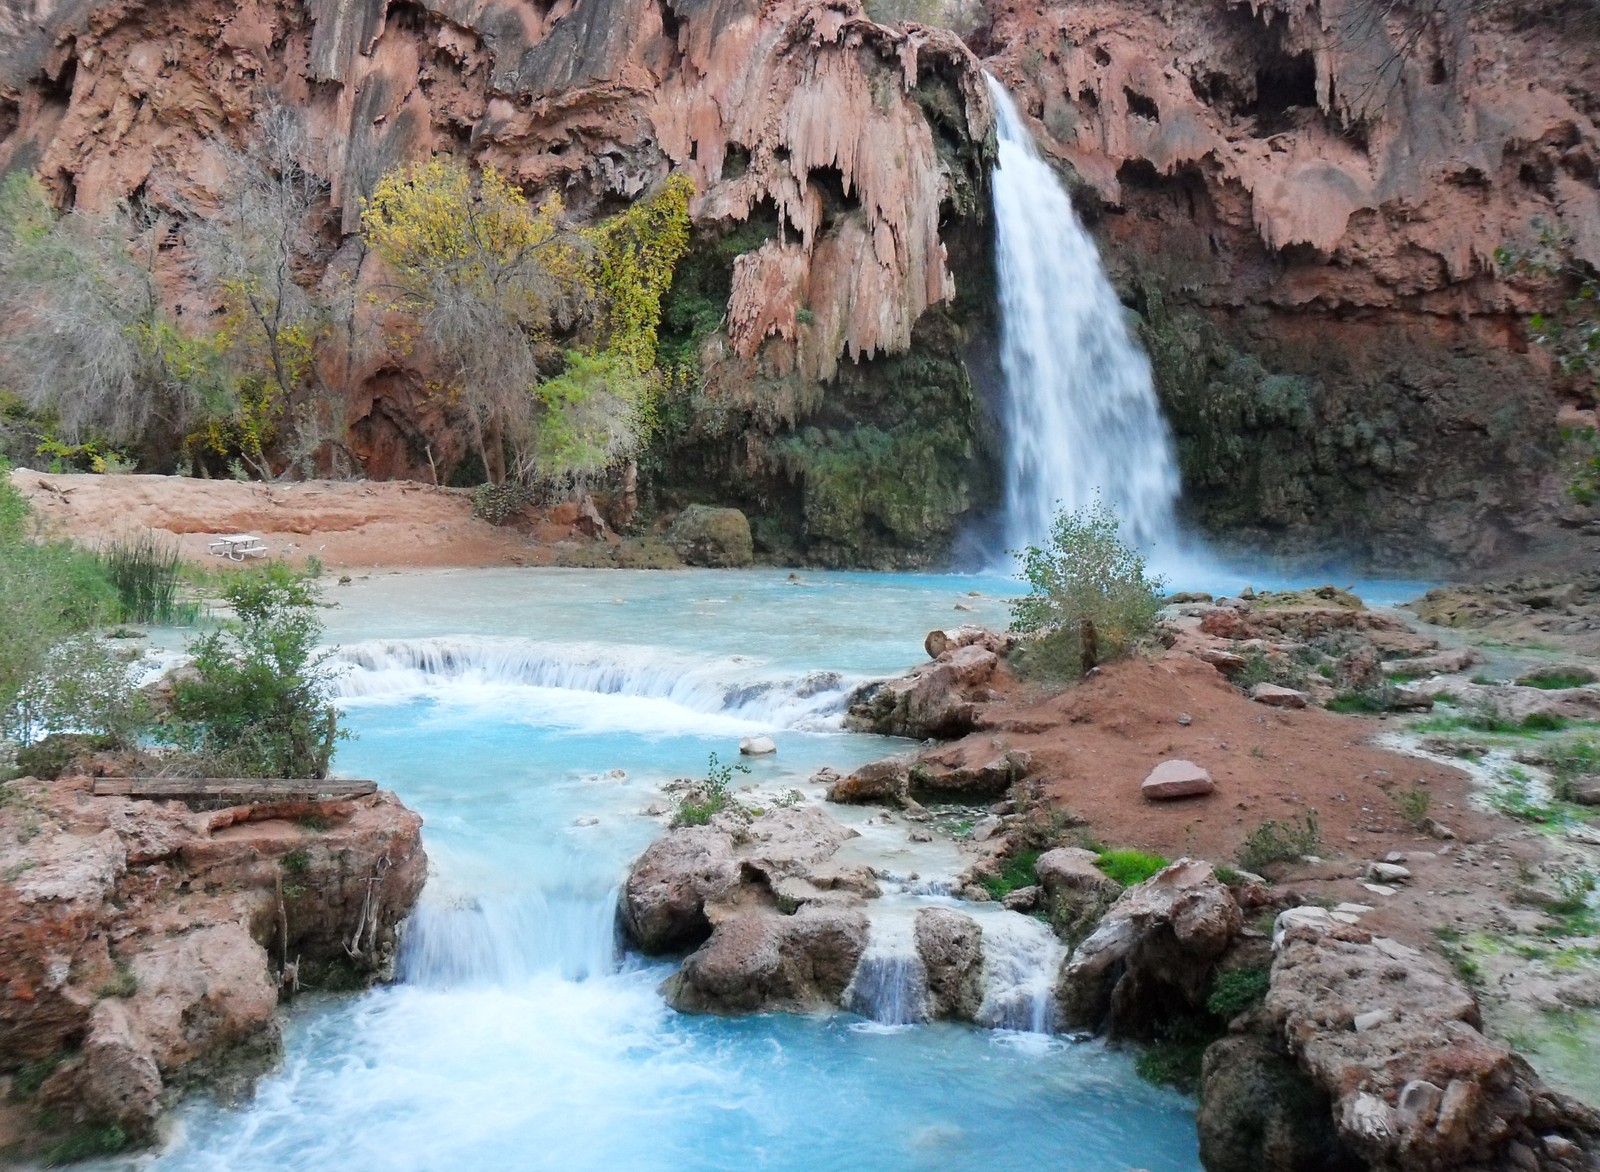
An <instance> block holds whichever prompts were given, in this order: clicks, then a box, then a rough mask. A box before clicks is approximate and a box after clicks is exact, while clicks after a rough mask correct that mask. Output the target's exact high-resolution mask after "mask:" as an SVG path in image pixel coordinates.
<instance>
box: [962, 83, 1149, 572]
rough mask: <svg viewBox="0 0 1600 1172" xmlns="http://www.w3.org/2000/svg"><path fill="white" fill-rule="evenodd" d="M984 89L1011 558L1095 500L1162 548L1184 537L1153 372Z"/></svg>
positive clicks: (1003, 111)
mask: <svg viewBox="0 0 1600 1172" xmlns="http://www.w3.org/2000/svg"><path fill="white" fill-rule="evenodd" d="M985 76H986V77H987V80H988V83H989V91H990V94H991V95H992V97H993V98H994V104H995V112H996V115H997V130H998V137H999V148H1000V160H999V164H998V166H996V168H995V171H994V176H993V187H994V214H995V268H996V272H997V276H998V279H999V290H1000V317H1001V347H1000V362H1001V368H1002V370H1003V371H1004V374H1005V383H1006V393H1005V408H1004V424H1005V432H1006V451H1007V457H1006V500H1005V508H1006V514H1005V538H1006V542H1007V546H1006V547H1007V548H1008V549H1022V548H1024V547H1025V546H1027V545H1029V544H1037V543H1039V542H1041V541H1042V540H1043V539H1044V538H1045V537H1046V536H1047V535H1048V533H1049V531H1050V526H1051V522H1052V520H1053V519H1054V517H1055V514H1056V511H1057V510H1058V509H1067V510H1076V509H1080V508H1082V507H1084V506H1085V505H1088V504H1090V503H1091V502H1092V501H1093V499H1094V497H1095V495H1096V493H1098V494H1099V495H1100V497H1101V499H1103V500H1104V501H1105V502H1106V503H1107V504H1108V505H1110V506H1111V507H1112V508H1114V509H1115V510H1116V513H1117V516H1118V517H1119V518H1120V519H1121V521H1122V526H1123V531H1124V533H1125V534H1126V535H1127V536H1128V538H1129V539H1130V540H1132V541H1134V542H1136V543H1137V544H1139V545H1141V546H1145V547H1149V546H1152V545H1164V544H1165V543H1167V542H1169V541H1171V540H1172V538H1173V535H1174V533H1175V531H1176V526H1175V522H1174V519H1173V505H1174V503H1175V502H1176V500H1177V498H1178V490H1179V482H1178V469H1177V463H1176V460H1175V459H1174V455H1173V448H1172V439H1171V436H1170V434H1169V433H1168V430H1167V426H1166V422H1165V420H1164V419H1163V418H1162V416H1161V408H1160V405H1159V404H1158V403H1157V401H1156V395H1155V389H1154V386H1153V384H1152V382H1151V378H1150V363H1149V360H1148V359H1147V358H1146V357H1145V356H1144V354H1143V353H1141V352H1140V350H1139V348H1138V347H1137V346H1136V345H1135V344H1134V341H1133V339H1132V337H1131V336H1130V335H1129V333H1128V326H1127V322H1126V319H1125V311H1124V309H1123V307H1122V304H1121V302H1119V301H1118V300H1117V295H1116V292H1115V290H1113V289H1112V287H1111V282H1110V281H1109V280H1107V279H1106V275H1105V271H1104V269H1103V268H1102V267H1101V265H1100V256H1099V254H1098V253H1097V252H1096V251H1095V246H1094V241H1093V240H1092V239H1090V237H1089V234H1088V233H1087V232H1086V231H1084V228H1083V225H1082V224H1081V223H1079V222H1078V217H1077V215H1076V214H1075V213H1074V212H1073V210H1072V203H1071V201H1070V200H1069V199H1068V198H1067V193H1066V191H1065V189H1064V188H1063V187H1062V186H1061V182H1060V180H1059V179H1058V178H1057V177H1056V174H1055V172H1054V171H1053V170H1051V168H1050V165H1049V164H1048V163H1047V162H1045V160H1044V158H1043V157H1042V156H1041V155H1040V154H1039V150H1038V148H1037V147H1036V146H1035V145H1034V141H1033V136H1032V135H1031V134H1030V133H1029V132H1028V127H1027V125H1026V123H1024V122H1023V120H1022V116H1021V114H1019V113H1018V111H1017V107H1016V105H1015V103H1013V102H1012V100H1011V96H1010V94H1008V93H1007V92H1006V90H1005V87H1003V86H1002V85H1001V84H1000V83H999V82H998V81H996V80H995V79H994V78H993V77H988V76H987V75H985Z"/></svg>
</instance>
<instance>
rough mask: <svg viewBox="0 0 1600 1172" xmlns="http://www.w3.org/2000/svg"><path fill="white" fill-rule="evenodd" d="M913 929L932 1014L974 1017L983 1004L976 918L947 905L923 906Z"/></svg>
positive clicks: (980, 937)
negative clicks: (939, 906) (940, 906)
mask: <svg viewBox="0 0 1600 1172" xmlns="http://www.w3.org/2000/svg"><path fill="white" fill-rule="evenodd" d="M915 932H916V941H917V956H918V957H919V958H921V960H922V967H923V971H924V972H925V973H926V974H927V981H928V1000H929V1003H930V1008H931V1012H932V1015H933V1016H934V1017H935V1018H954V1019H957V1020H960V1021H977V1020H978V1009H979V1007H980V1006H981V1005H982V1004H983V929H982V928H981V927H979V925H978V921H977V920H975V919H973V918H972V917H971V916H968V915H963V914H962V913H960V912H958V911H953V910H951V909H949V908H937V907H935V908H923V909H922V910H921V911H919V912H918V913H917V919H916V929H915Z"/></svg>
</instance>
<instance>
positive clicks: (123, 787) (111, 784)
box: [94, 777, 378, 806]
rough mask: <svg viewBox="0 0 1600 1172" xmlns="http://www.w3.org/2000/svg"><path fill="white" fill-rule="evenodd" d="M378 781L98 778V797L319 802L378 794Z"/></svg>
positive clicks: (240, 802) (232, 802)
mask: <svg viewBox="0 0 1600 1172" xmlns="http://www.w3.org/2000/svg"><path fill="white" fill-rule="evenodd" d="M377 790H378V783H377V782H375V781H352V780H348V779H339V780H335V779H333V778H327V779H322V780H319V779H317V778H290V779H287V780H280V779H278V778H263V777H97V778H95V782H94V794H95V797H97V798H108V797H113V798H148V799H150V800H153V801H180V802H218V803H226V804H228V805H241V806H243V805H260V804H264V803H272V802H317V801H328V800H331V799H334V798H364V797H366V796H367V795H368V794H372V793H376V792H377Z"/></svg>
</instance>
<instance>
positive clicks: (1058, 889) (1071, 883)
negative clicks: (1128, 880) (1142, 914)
mask: <svg viewBox="0 0 1600 1172" xmlns="http://www.w3.org/2000/svg"><path fill="white" fill-rule="evenodd" d="M1099 858H1100V856H1099V855H1097V854H1095V853H1094V852H1093V851H1090V850H1084V849H1083V848H1082V847H1077V846H1058V847H1056V848H1054V849H1053V850H1048V851H1045V853H1044V854H1042V855H1040V856H1039V858H1038V861H1037V862H1035V863H1034V865H1033V873H1034V875H1036V876H1037V877H1038V879H1039V882H1040V883H1041V884H1043V886H1044V889H1045V891H1046V892H1047V893H1049V894H1050V895H1063V894H1067V893H1071V892H1087V893H1089V894H1092V895H1117V894H1119V893H1121V891H1122V885H1121V884H1119V883H1118V882H1117V881H1116V880H1115V879H1113V878H1111V876H1109V875H1107V874H1106V873H1105V872H1104V871H1102V870H1101V869H1100V868H1099V866H1098V865H1097V863H1098V860H1099Z"/></svg>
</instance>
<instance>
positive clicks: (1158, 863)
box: [1095, 850, 1170, 887]
mask: <svg viewBox="0 0 1600 1172" xmlns="http://www.w3.org/2000/svg"><path fill="white" fill-rule="evenodd" d="M1099 853H1100V857H1099V858H1098V859H1096V860H1095V866H1097V867H1099V868H1100V869H1101V870H1102V871H1104V872H1105V873H1106V874H1107V875H1108V876H1109V877H1110V878H1112V879H1115V880H1116V881H1117V882H1118V883H1120V884H1122V886H1124V887H1132V886H1133V885H1134V884H1136V883H1143V882H1144V881H1145V880H1146V879H1148V878H1150V876H1152V875H1154V874H1155V873H1156V872H1157V871H1159V870H1161V869H1162V868H1163V867H1165V866H1167V864H1168V862H1169V861H1170V860H1168V859H1164V858H1162V857H1161V856H1160V855H1150V854H1145V853H1144V852H1143V851H1136V850H1103V851H1101V852H1099Z"/></svg>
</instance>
